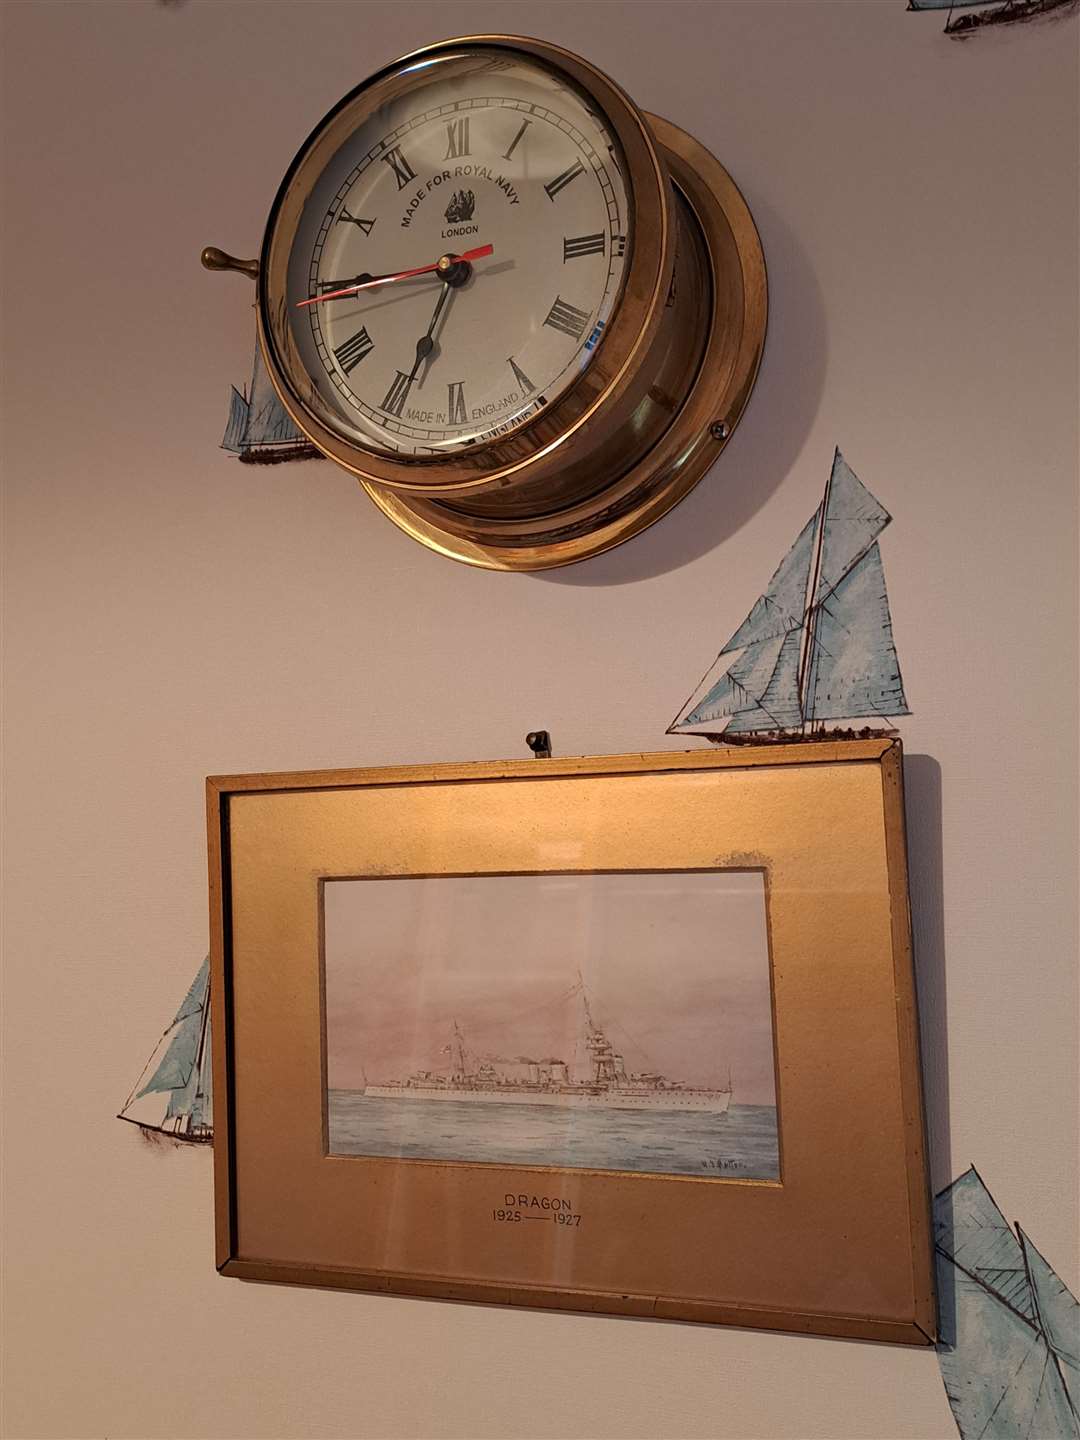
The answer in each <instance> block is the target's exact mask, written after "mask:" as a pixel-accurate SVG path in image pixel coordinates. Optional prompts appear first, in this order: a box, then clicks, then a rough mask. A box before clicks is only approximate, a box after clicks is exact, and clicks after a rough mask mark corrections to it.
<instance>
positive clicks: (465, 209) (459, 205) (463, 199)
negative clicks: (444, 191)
mask: <svg viewBox="0 0 1080 1440" xmlns="http://www.w3.org/2000/svg"><path fill="white" fill-rule="evenodd" d="M475 209H476V196H475V195H474V194H473V192H472V191H471V190H459V191H458V192H457V194H456V195H455V196H454V198H453V199H452V200H451V201H450V204H449V205H448V206H447V207H446V223H447V224H448V225H460V224H461V223H462V222H463V221H465V220H471V219H472V217H473V211H474V210H475Z"/></svg>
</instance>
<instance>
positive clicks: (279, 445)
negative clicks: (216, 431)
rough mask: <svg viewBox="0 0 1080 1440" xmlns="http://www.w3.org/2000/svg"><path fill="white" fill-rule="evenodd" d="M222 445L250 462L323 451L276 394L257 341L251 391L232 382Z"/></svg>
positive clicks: (311, 456) (317, 456) (315, 455)
mask: <svg viewBox="0 0 1080 1440" xmlns="http://www.w3.org/2000/svg"><path fill="white" fill-rule="evenodd" d="M221 448H222V449H223V450H229V451H231V452H232V454H234V455H236V456H238V457H239V459H241V460H243V461H244V462H245V463H246V464H248V465H278V464H280V463H281V462H282V461H284V460H318V459H321V458H322V457H321V453H320V452H319V451H318V450H317V449H316V448H315V446H314V445H312V443H311V442H310V440H308V438H307V436H306V435H304V434H303V433H302V432H301V431H300V430H299V429H297V427H296V425H295V423H294V422H293V419H292V416H291V415H290V414H289V412H288V411H287V410H286V409H285V407H284V405H282V403H281V401H280V400H279V399H278V397H277V391H276V390H275V389H274V387H273V385H271V383H270V377H269V376H268V375H267V373H266V365H265V363H264V362H263V357H262V347H261V346H260V345H259V343H258V341H256V343H255V360H254V363H253V365H252V371H251V391H250V394H244V393H243V391H240V390H237V388H236V386H235V385H234V386H232V394H231V395H230V397H229V419H228V421H227V423H226V426H225V434H224V436H223V438H222V441H221Z"/></svg>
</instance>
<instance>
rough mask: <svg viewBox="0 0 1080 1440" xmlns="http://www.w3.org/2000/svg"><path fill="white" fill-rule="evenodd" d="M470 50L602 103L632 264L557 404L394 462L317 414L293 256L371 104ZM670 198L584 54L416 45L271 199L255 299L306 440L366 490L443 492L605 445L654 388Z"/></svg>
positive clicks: (627, 111)
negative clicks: (447, 447)
mask: <svg viewBox="0 0 1080 1440" xmlns="http://www.w3.org/2000/svg"><path fill="white" fill-rule="evenodd" d="M469 49H483V50H508V51H511V52H517V53H519V54H524V55H525V56H526V57H527V58H530V59H533V60H537V61H539V62H540V63H541V64H543V65H545V66H546V67H548V68H549V69H552V70H555V71H557V72H561V73H562V74H563V75H565V76H566V77H567V78H568V79H569V80H570V81H571V82H572V83H573V84H574V85H575V86H576V88H577V89H578V90H580V91H582V92H584V94H585V95H586V96H587V97H589V99H590V100H591V101H592V102H593V103H594V104H595V105H596V106H597V107H598V108H599V110H600V111H601V113H602V115H603V117H604V120H605V122H606V124H607V125H608V126H609V127H610V129H611V130H612V132H613V133H614V135H615V137H616V138H617V140H618V142H619V145H620V147H621V149H622V153H623V156H624V158H625V161H626V167H627V169H626V173H624V174H623V176H622V180H623V184H624V186H625V189H626V193H627V206H628V215H627V225H626V231H627V237H628V239H627V254H628V261H627V265H626V269H625V272H624V275H623V279H622V285H621V293H620V295H619V296H618V297H617V299H616V301H615V305H614V308H613V310H612V313H611V317H610V320H609V322H608V325H607V327H606V331H605V334H604V336H603V337H602V338H601V340H600V341H599V342H598V344H597V346H596V350H595V352H594V353H593V355H592V358H591V360H590V362H589V364H588V365H586V366H585V367H584V368H583V369H582V371H581V373H580V374H579V375H578V376H576V377H575V378H574V380H573V381H572V382H571V384H570V385H569V386H568V387H567V388H566V389H565V390H564V391H563V392H562V393H561V394H560V395H559V396H558V397H557V398H556V399H554V400H553V401H552V402H551V404H550V405H548V406H547V407H545V409H543V410H542V411H540V412H539V413H538V414H536V415H534V416H531V417H529V419H527V420H526V421H524V422H523V423H522V424H521V425H520V426H519V427H518V428H516V429H515V430H513V431H511V432H509V433H508V434H507V435H505V436H500V437H498V438H497V439H494V440H486V441H479V442H477V443H476V444H474V445H472V446H470V447H469V448H468V450H466V451H462V452H460V453H458V454H454V455H452V456H449V457H445V458H444V457H442V456H435V457H431V458H428V457H426V456H405V455H402V456H400V457H397V458H393V457H389V456H387V455H386V454H385V452H383V451H381V450H377V449H375V448H369V447H367V446H365V445H364V444H363V443H362V442H361V441H359V440H352V439H348V438H346V437H345V436H343V435H342V434H341V433H340V432H339V431H338V430H336V429H334V428H332V427H331V426H330V425H328V424H327V423H325V422H324V420H323V419H321V418H320V416H319V415H317V414H316V413H314V411H313V409H312V406H311V404H310V403H308V401H306V400H305V399H304V398H303V396H302V394H301V393H300V392H301V390H302V389H304V388H306V389H307V390H308V391H309V395H310V396H311V397H314V398H317V396H316V395H315V390H314V386H313V385H312V382H311V379H310V377H309V375H308V372H307V367H306V365H305V364H304V363H303V360H302V358H301V356H300V352H299V349H298V347H297V345H296V343H295V340H294V339H293V336H292V330H291V326H290V323H289V302H288V292H287V276H288V265H289V258H290V255H291V252H292V247H293V243H294V239H295V235H296V231H297V226H298V223H299V220H300V217H301V214H302V211H303V206H304V204H305V202H306V200H307V198H308V196H309V195H310V193H311V190H312V188H313V186H314V185H315V184H316V183H317V181H318V178H319V176H320V175H321V174H322V173H323V171H324V170H325V167H326V165H327V164H328V163H329V161H330V159H331V157H332V156H333V155H334V154H336V153H337V151H338V150H339V149H340V147H341V145H342V144H343V143H344V142H345V141H346V140H347V138H348V136H349V135H351V134H352V133H353V132H354V131H355V129H356V128H357V126H358V125H359V124H361V123H363V120H364V119H365V118H366V117H367V115H368V114H370V113H371V112H372V110H374V109H375V108H376V107H378V106H380V105H383V104H386V103H388V102H389V101H391V100H393V99H395V98H398V97H400V96H401V95H402V94H404V93H406V92H407V91H408V90H409V89H410V88H412V85H413V84H414V83H415V82H414V80H413V74H414V73H415V71H414V67H415V65H416V62H417V61H418V60H421V59H431V58H434V57H436V56H438V57H450V56H452V55H454V54H457V53H461V52H463V51H468V50H469ZM673 204H674V201H673V196H672V191H671V182H670V178H669V176H668V173H667V169H666V167H665V165H664V163H663V160H662V159H661V157H660V155H659V154H658V151H657V148H656V146H655V145H654V143H653V138H652V136H651V134H650V131H649V127H648V125H647V123H646V121H645V119H644V117H643V115H642V113H641V111H640V110H638V108H637V106H635V105H634V103H633V101H632V100H631V99H630V98H629V96H627V95H626V94H625V92H624V91H622V90H621V89H620V88H619V87H618V86H617V85H615V83H614V82H613V81H611V80H609V79H608V78H607V76H605V75H603V74H602V72H600V71H599V70H597V69H596V68H595V67H594V66H592V65H590V64H589V63H588V62H587V61H585V60H582V59H581V58H580V57H578V56H576V55H573V54H571V53H570V52H569V51H567V50H564V49H562V48H561V47H559V46H555V45H551V44H549V43H548V42H547V41H541V40H534V39H529V38H526V37H523V36H507V35H473V36H465V37H461V38H457V39H452V40H445V41H440V42H438V43H437V44H434V45H429V46H424V47H423V48H421V49H419V50H415V51H413V52H411V53H410V54H408V55H405V56H403V57H401V59H399V60H396V61H394V62H393V63H392V64H390V65H388V66H386V67H384V68H383V69H382V70H380V71H377V72H376V73H375V74H374V75H372V76H370V77H368V79H366V80H365V81H363V82H362V84H360V85H359V86H357V87H356V88H355V89H354V90H352V91H351V92H350V93H349V94H348V95H346V96H345V97H344V98H343V99H342V100H341V101H339V103H338V104H337V105H336V106H335V107H334V108H333V109H332V110H331V111H330V112H329V113H328V114H327V115H326V116H325V117H324V118H323V119H322V120H321V121H320V123H319V125H318V126H316V128H315V130H314V131H313V132H312V134H311V135H310V136H309V137H308V139H307V140H306V141H305V142H304V144H303V145H302V146H301V148H300V150H299V152H298V153H297V155H296V157H295V158H294V160H293V162H292V164H291V165H290V167H289V169H288V171H287V172H286V175H285V178H284V179H283V181H282V184H281V186H280V188H279V190H278V194H277V196H276V197H275V200H274V203H273V205H272V207H271V210H270V214H269V218H268V220H267V226H266V232H265V236H264V240H263V247H262V253H261V258H260V265H259V284H258V303H257V314H258V328H259V339H260V343H261V344H262V346H263V350H264V353H265V355H266V359H267V369H268V372H269V374H270V377H271V380H272V381H273V383H274V386H275V389H276V390H277V392H278V394H279V396H280V398H281V400H282V403H283V404H284V406H285V408H286V410H287V411H288V412H289V414H290V415H291V417H292V419H293V420H294V421H295V423H296V424H297V426H298V427H299V428H300V430H301V431H302V432H303V433H304V434H305V435H306V436H307V437H308V439H309V440H311V441H312V443H313V444H315V445H316V446H317V447H318V448H319V449H320V450H321V451H322V452H323V453H324V454H326V455H328V456H329V457H330V458H331V459H332V460H335V461H336V462H337V463H338V464H339V465H342V466H343V467H344V468H345V469H346V470H348V471H350V472H351V473H352V474H354V475H355V476H357V478H358V479H359V480H361V482H363V483H364V484H365V485H375V486H383V487H388V488H389V489H390V490H392V491H398V492H402V493H404V494H408V493H412V494H415V495H429V496H441V497H444V498H446V497H450V496H453V495H460V496H462V497H465V496H468V495H470V494H471V495H475V494H478V493H482V492H484V491H486V490H491V489H495V488H499V487H506V486H508V485H511V484H514V483H519V482H521V481H524V480H526V479H527V481H528V483H529V486H530V488H533V487H535V486H536V485H538V484H540V485H542V484H543V483H544V481H545V479H546V478H547V477H548V476H550V477H551V478H552V479H554V478H555V477H556V476H557V475H558V474H559V473H560V471H562V470H563V469H564V468H565V465H566V460H567V450H566V447H567V446H568V445H571V444H572V443H573V441H574V439H575V437H577V436H578V435H579V434H580V432H581V431H582V429H583V427H588V429H587V432H586V433H587V435H588V446H589V448H590V449H591V448H592V447H593V446H596V447H598V449H602V448H603V446H604V443H605V440H606V439H607V438H608V437H610V436H613V435H615V434H617V433H618V430H619V428H620V427H621V426H623V425H624V424H626V423H627V422H628V421H629V419H630V416H631V415H632V414H633V413H634V410H635V409H636V407H637V405H638V404H639V403H640V400H641V398H642V394H643V393H644V391H645V390H647V388H648V384H649V379H650V377H649V374H648V370H649V367H648V365H647V364H645V363H644V362H645V361H646V360H647V359H648V357H649V354H650V347H651V344H652V341H653V340H654V338H655V336H656V333H657V331H658V329H659V327H660V324H661V322H662V319H663V313H664V306H665V302H666V299H667V296H668V291H669V288H670V284H671V276H672V270H673V265H674V232H675V225H674V217H673ZM643 217H645V223H643Z"/></svg>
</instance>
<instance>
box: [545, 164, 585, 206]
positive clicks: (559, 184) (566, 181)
mask: <svg viewBox="0 0 1080 1440" xmlns="http://www.w3.org/2000/svg"><path fill="white" fill-rule="evenodd" d="M584 174H585V166H584V165H583V164H582V162H581V161H580V160H575V161H574V163H573V164H572V165H571V166H569V167H568V168H567V169H566V170H564V171H563V172H562V174H561V175H556V176H555V179H554V180H549V181H548V183H547V184H546V185H545V186H544V190H545V191H546V192H547V197H548V199H549V200H554V199H555V198H556V196H558V195H559V194H560V193H561V191H563V190H565V189H566V187H567V186H568V185H570V184H572V183H573V182H574V181H575V180H576V179H577V178H578V176H579V175H584Z"/></svg>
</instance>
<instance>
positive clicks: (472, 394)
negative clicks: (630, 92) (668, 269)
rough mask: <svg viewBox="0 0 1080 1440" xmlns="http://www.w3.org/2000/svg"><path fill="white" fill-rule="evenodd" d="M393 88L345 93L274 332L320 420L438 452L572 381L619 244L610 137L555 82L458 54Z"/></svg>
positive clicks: (385, 447)
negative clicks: (340, 136) (298, 367)
mask: <svg viewBox="0 0 1080 1440" xmlns="http://www.w3.org/2000/svg"><path fill="white" fill-rule="evenodd" d="M400 80H401V81H402V82H404V83H400V84H399V86H398V87H397V93H396V94H395V95H394V96H393V98H391V99H390V100H389V101H385V102H383V103H379V104H377V105H375V106H372V105H370V104H369V105H368V106H367V107H366V108H365V107H364V106H363V104H362V92H361V104H360V107H359V109H358V111H357V123H356V126H355V128H353V129H352V130H351V131H350V132H349V133H348V135H347V136H346V138H345V140H344V142H343V143H341V144H339V145H338V146H337V147H336V148H335V149H334V150H333V151H332V153H330V155H329V156H328V158H327V160H326V163H325V164H324V166H323V168H322V170H321V173H319V175H318V177H317V178H316V179H315V180H314V183H313V184H312V186H311V189H310V192H309V193H308V195H307V197H306V200H305V202H304V205H303V208H302V210H301V212H300V214H299V216H298V219H297V223H296V230H295V235H294V238H293V241H292V245H291V249H290V252H289V258H288V271H287V277H288V278H287V295H286V299H287V306H288V316H289V321H288V323H289V327H290V330H291V333H292V337H293V340H294V342H295V346H296V350H297V352H298V354H299V356H300V358H301V360H302V363H303V368H304V370H305V372H306V376H305V379H306V385H305V388H306V389H307V391H308V393H307V396H306V403H308V404H309V405H310V406H311V407H312V408H313V409H315V410H317V412H318V414H319V415H320V418H321V419H322V420H323V422H324V423H327V424H329V425H330V426H331V427H332V428H333V429H335V430H337V431H338V433H339V434H341V435H342V436H343V437H344V438H346V439H348V440H350V441H351V442H353V443H357V444H359V445H361V446H363V447H364V448H366V449H369V450H375V451H380V452H382V453H385V454H388V455H394V456H396V457H398V458H400V459H403V460H424V459H427V460H434V459H437V458H440V457H448V456H450V455H452V454H453V453H455V452H459V453H460V452H462V451H468V450H470V449H471V448H472V447H474V446H477V445H482V444H484V443H485V442H487V441H491V440H494V439H496V438H500V437H503V436H507V435H510V434H512V433H513V432H514V431H515V430H517V429H518V428H519V427H520V426H522V425H525V424H527V423H528V422H529V421H530V420H531V419H533V418H534V417H535V416H536V415H538V414H539V413H541V412H542V411H543V410H544V408H545V407H546V406H548V405H550V404H551V403H552V402H553V401H554V400H556V399H557V398H558V397H559V396H560V395H561V394H563V393H564V392H565V391H566V390H567V389H568V387H569V386H570V385H572V384H573V382H574V380H575V379H576V378H577V376H578V375H579V374H580V373H581V371H582V370H583V369H584V368H585V367H586V366H588V364H589V363H590V359H591V358H592V356H593V355H594V353H595V351H596V349H597V347H598V346H599V344H600V343H601V341H602V339H603V335H604V330H605V326H606V325H608V323H609V322H610V318H611V315H612V312H613V310H614V308H615V306H616V304H617V302H618V299H619V294H620V288H621V285H622V281H623V277H624V275H625V273H626V271H627V266H628V264H629V261H630V254H631V247H632V241H633V237H632V234H631V219H630V207H629V204H628V196H627V186H626V182H625V180H624V175H625V165H624V162H623V158H622V154H621V151H620V147H619V144H618V140H617V138H616V136H615V134H614V131H613V129H612V128H611V126H610V125H609V123H608V122H607V121H606V119H605V117H604V116H603V115H602V114H599V113H597V107H596V103H595V101H593V100H591V99H590V98H589V97H588V96H586V95H585V94H584V93H583V92H581V91H579V90H578V89H577V88H576V86H575V85H574V84H573V82H572V81H571V80H570V79H569V78H568V77H567V76H565V75H564V74H563V73H562V72H561V71H559V70H556V69H554V68H550V67H548V66H547V65H545V64H543V63H542V62H540V61H539V60H537V59H534V58H533V57H531V56H528V55H526V54H523V53H508V52H507V51H506V50H495V49H490V50H485V49H482V48H473V49H470V50H468V51H464V52H462V51H457V52H450V53H448V54H442V55H437V56H433V57H427V58H420V59H418V60H415V61H410V62H406V63H405V65H404V66H403V67H402V68H401V71H400ZM343 103H344V104H346V105H348V104H349V103H350V102H349V101H346V102H343ZM352 103H354V104H355V103H356V101H355V100H354V101H353V102H352ZM457 257H465V258H463V259H458V258H457ZM440 261H441V269H440V268H434V267H436V266H438V265H439V262H440ZM405 271H419V272H420V273H417V274H412V275H407V276H406V275H402V272H405ZM374 277H394V278H388V279H385V280H383V281H382V283H379V284H377V285H372V284H371V283H370V282H371V280H372V279H373V278H374ZM360 286H363V287H366V288H356V287H360ZM338 291H346V292H347V293H345V294H343V295H340V294H337V293H336V292H338Z"/></svg>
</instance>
